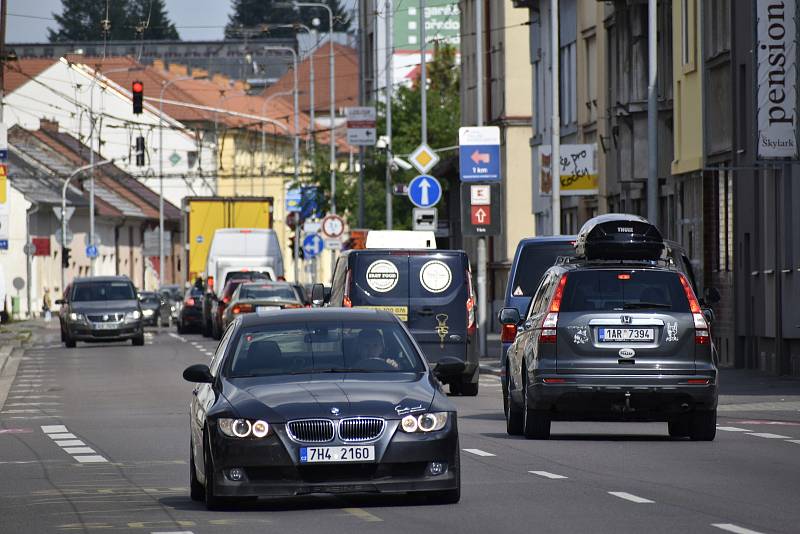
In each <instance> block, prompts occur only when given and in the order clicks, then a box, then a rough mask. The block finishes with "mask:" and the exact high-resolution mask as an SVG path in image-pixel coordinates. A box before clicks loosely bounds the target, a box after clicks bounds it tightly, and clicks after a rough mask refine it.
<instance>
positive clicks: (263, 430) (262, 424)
mask: <svg viewBox="0 0 800 534" xmlns="http://www.w3.org/2000/svg"><path fill="white" fill-rule="evenodd" d="M217 424H218V425H219V429H220V431H221V432H222V433H223V434H225V435H226V436H228V437H229V438H247V437H251V436H252V437H255V438H263V437H265V436H266V435H267V434H269V424H268V423H267V422H266V421H262V420H260V419H259V420H258V421H252V422H251V421H248V420H247V419H228V418H221V419H218V420H217Z"/></svg>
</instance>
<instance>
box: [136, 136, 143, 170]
mask: <svg viewBox="0 0 800 534" xmlns="http://www.w3.org/2000/svg"><path fill="white" fill-rule="evenodd" d="M136 166H137V167H144V137H143V136H141V135H140V136H139V137H137V138H136Z"/></svg>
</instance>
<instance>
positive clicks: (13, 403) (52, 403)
mask: <svg viewBox="0 0 800 534" xmlns="http://www.w3.org/2000/svg"><path fill="white" fill-rule="evenodd" d="M6 406H61V403H60V402H9V403H8V404H6Z"/></svg>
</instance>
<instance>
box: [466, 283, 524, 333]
mask: <svg viewBox="0 0 800 534" xmlns="http://www.w3.org/2000/svg"><path fill="white" fill-rule="evenodd" d="M466 272H467V335H469V336H471V335H474V334H475V331H476V330H478V322H477V321H476V320H475V295H474V294H473V292H472V273H471V272H470V270H469V269H467V271H466ZM514 335H515V336H516V335H517V329H516V327H514ZM512 341H513V338H512Z"/></svg>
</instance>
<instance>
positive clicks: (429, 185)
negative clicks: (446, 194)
mask: <svg viewBox="0 0 800 534" xmlns="http://www.w3.org/2000/svg"><path fill="white" fill-rule="evenodd" d="M408 198H409V200H411V203H412V204H414V205H415V206H416V207H418V208H430V207H432V206H435V205H436V204H438V203H439V201H440V200H441V199H442V184H440V183H439V180H437V179H436V178H434V177H433V176H429V175H427V174H421V175H419V176H417V177H416V178H414V179H413V180H411V182H410V183H409V184H408Z"/></svg>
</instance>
